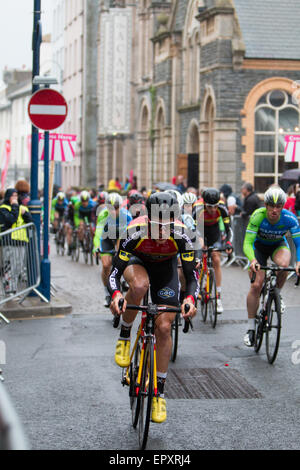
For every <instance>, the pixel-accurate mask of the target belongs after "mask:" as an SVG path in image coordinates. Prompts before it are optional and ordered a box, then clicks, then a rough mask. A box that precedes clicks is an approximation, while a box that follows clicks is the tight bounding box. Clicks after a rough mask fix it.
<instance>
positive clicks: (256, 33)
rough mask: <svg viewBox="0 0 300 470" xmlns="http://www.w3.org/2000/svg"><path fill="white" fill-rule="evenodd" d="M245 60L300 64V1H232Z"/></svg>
mask: <svg viewBox="0 0 300 470" xmlns="http://www.w3.org/2000/svg"><path fill="white" fill-rule="evenodd" d="M233 3H234V6H235V10H236V13H237V18H238V20H239V24H240V29H241V32H242V36H243V40H244V43H245V46H246V53H245V57H246V58H256V59H290V60H300V34H299V18H300V1H299V0H233Z"/></svg>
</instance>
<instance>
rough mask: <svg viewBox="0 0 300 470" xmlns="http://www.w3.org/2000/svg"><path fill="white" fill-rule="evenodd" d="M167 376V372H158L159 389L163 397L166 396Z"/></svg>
mask: <svg viewBox="0 0 300 470" xmlns="http://www.w3.org/2000/svg"><path fill="white" fill-rule="evenodd" d="M166 378H167V372H157V390H158V394H159V396H160V397H161V398H164V396H165V394H164V387H165V382H166Z"/></svg>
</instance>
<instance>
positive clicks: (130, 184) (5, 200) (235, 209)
mask: <svg viewBox="0 0 300 470" xmlns="http://www.w3.org/2000/svg"><path fill="white" fill-rule="evenodd" d="M165 185H166V186H165V187H166V188H169V189H171V188H173V189H176V190H177V191H178V192H179V193H180V194H183V193H185V192H191V193H194V194H195V195H196V196H197V198H201V190H199V189H198V188H195V187H189V186H188V185H187V181H186V179H185V178H184V177H183V176H182V175H178V176H177V177H174V178H172V181H171V183H165ZM80 189H82V188H76V187H70V188H68V189H67V191H66V195H68V194H72V193H73V194H74V193H76V192H77V193H79V192H80ZM218 189H219V191H220V197H221V199H223V201H224V202H225V203H226V206H227V208H228V212H229V214H230V215H231V216H233V215H240V216H241V217H243V218H244V219H245V220H247V219H248V217H249V216H250V215H251V214H252V213H253V212H254V211H255V209H257V208H259V207H261V206H262V205H263V202H262V200H261V199H260V197H259V195H258V194H257V193H256V192H255V189H254V187H253V185H252V184H251V183H249V182H246V183H244V184H243V185H242V188H241V193H240V194H237V193H235V192H234V191H233V190H232V187H231V185H229V184H227V183H225V184H223V185H222V186H221V187H220V188H218ZM12 190H14V191H12ZM60 190H62V188H58V187H56V189H55V190H54V196H55V193H57V192H58V191H60ZM131 190H135V191H138V192H139V193H141V195H142V196H143V197H144V198H145V199H146V198H147V197H148V196H149V195H150V194H151V192H152V191H154V190H163V184H162V183H160V184H154V185H153V188H151V189H149V188H146V187H142V188H140V189H138V185H137V178H136V176H133V177H132V178H131V179H129V178H126V180H125V182H123V183H122V182H120V180H119V178H114V179H111V180H110V181H109V183H108V185H107V187H105V186H104V184H99V186H98V188H97V189H96V188H91V189H90V190H89V192H90V194H91V198H92V199H95V200H96V198H97V194H98V193H99V192H101V191H107V192H119V193H120V194H121V195H127V194H128V192H130V191H131ZM42 195H43V194H42V192H41V193H40V196H41V199H42ZM12 196H13V197H12ZM16 196H17V198H16ZM29 200H30V185H29V183H28V182H27V181H25V180H19V181H17V183H16V184H15V187H14V188H8V189H7V190H6V191H5V190H1V191H0V225H1V231H4V230H7V229H9V228H11V227H12V226H13V223H14V218H13V217H12V213H10V214H9V212H10V211H8V210H7V207H4V208H3V207H2V206H3V205H4V206H7V205H11V204H12V205H13V206H14V207H13V209H14V210H13V214H15V218H16V217H17V214H19V212H18V210H19V209H18V208H19V207H23V206H25V207H26V206H27V205H28V202H29ZM284 207H285V209H288V210H289V211H291V212H292V213H293V214H295V215H297V216H300V182H297V183H294V184H292V185H291V186H290V187H289V188H288V190H287V202H286V204H285V206H284ZM22 212H24V210H22ZM3 214H4V215H5V216H6V217H5V220H3V217H4V215H3ZM29 218H30V214H26V223H28V222H27V221H28V220H29Z"/></svg>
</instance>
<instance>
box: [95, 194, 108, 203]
mask: <svg viewBox="0 0 300 470" xmlns="http://www.w3.org/2000/svg"><path fill="white" fill-rule="evenodd" d="M107 196H108V193H107V192H106V191H101V192H100V193H99V194H98V197H97V201H98V203H99V204H105V202H106V199H107Z"/></svg>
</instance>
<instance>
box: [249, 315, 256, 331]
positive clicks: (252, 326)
mask: <svg viewBox="0 0 300 470" xmlns="http://www.w3.org/2000/svg"><path fill="white" fill-rule="evenodd" d="M248 329H249V330H255V318H248Z"/></svg>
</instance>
